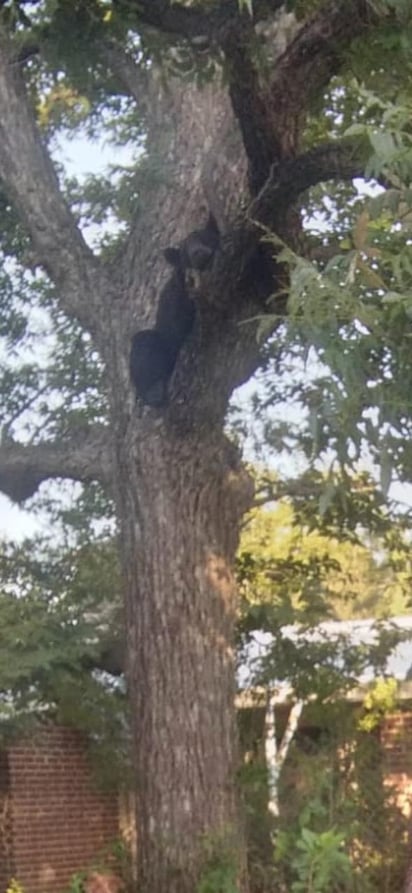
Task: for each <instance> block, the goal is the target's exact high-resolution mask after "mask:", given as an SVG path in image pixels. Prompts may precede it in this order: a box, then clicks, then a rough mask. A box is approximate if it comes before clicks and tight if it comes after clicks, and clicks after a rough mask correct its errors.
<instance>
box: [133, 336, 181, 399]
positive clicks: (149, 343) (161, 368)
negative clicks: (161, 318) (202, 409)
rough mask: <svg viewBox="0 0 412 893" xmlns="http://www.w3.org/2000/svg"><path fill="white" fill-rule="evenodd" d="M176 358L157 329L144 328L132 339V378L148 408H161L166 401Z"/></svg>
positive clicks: (139, 395)
mask: <svg viewBox="0 0 412 893" xmlns="http://www.w3.org/2000/svg"><path fill="white" fill-rule="evenodd" d="M175 362H176V356H174V355H173V353H172V352H171V351H170V350H169V347H168V344H167V341H165V340H164V338H163V336H162V335H161V334H160V332H157V331H156V329H142V331H141V332H136V334H135V335H133V338H132V347H131V350H130V365H129V368H130V378H131V380H132V382H133V384H134V387H135V390H136V395H137V396H138V397H140V399H141V400H142V401H143V403H146V404H147V405H148V406H156V407H161V406H165V404H166V402H167V383H168V381H169V378H170V376H171V374H172V372H173V369H174V365H175Z"/></svg>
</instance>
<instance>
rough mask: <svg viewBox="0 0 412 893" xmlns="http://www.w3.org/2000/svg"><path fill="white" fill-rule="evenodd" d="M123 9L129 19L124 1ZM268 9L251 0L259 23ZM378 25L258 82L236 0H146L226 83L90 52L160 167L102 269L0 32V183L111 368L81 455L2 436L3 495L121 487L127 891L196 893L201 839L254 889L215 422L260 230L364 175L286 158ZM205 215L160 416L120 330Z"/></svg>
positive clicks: (151, 20) (223, 467)
mask: <svg viewBox="0 0 412 893" xmlns="http://www.w3.org/2000/svg"><path fill="white" fill-rule="evenodd" d="M120 5H121V4H120ZM127 6H128V14H129V15H130V9H131V8H132V7H133V4H130V3H128V4H127ZM279 6H280V3H279V2H276V0H273V2H270V0H267V2H265V3H263V2H262V3H261V2H260V0H255V4H254V8H255V16H256V17H258V16H259V15H260V13H261V12H262V11H264V12H265V11H267V10H268V9H269V10H272V11H275V10H277V9H278V8H279ZM374 15H375V14H372V11H371V8H370V6H369V4H368V3H367V2H366V0H341V2H338V0H334V2H332V3H329V4H328V5H326V6H325V7H324V8H323V9H321V10H320V11H318V12H317V13H316V15H315V16H314V17H313V18H312V19H310V20H309V21H308V22H307V23H305V24H304V25H303V27H302V28H301V29H300V30H299V32H298V34H297V36H296V37H295V38H294V40H293V41H292V43H291V45H290V47H289V48H287V49H286V52H285V53H284V54H283V56H282V57H281V58H280V60H279V62H278V63H277V64H275V65H274V68H273V72H272V77H271V79H270V81H268V83H266V84H265V87H264V89H263V87H262V85H261V83H260V78H259V76H258V73H257V72H254V71H253V55H249V54H248V46H249V43H248V41H249V39H250V37H251V33H252V28H253V25H254V22H253V21H252V20H251V19H249V18H248V17H247V16H245V15H243V16H242V15H240V14H239V13H238V7H237V4H236V3H232V2H230V3H226V0H223V2H222V3H221V4H217V3H216V4H214V5H212V6H211V7H210V9H208V12H207V15H205V14H204V13H202V12H201V10H197V9H196V8H195V7H193V8H186V9H183V8H180V7H179V6H178V5H176V4H172V3H171V2H170V3H166V2H164V0H161V2H160V0H139V3H138V4H136V24H137V26H138V25H139V21H140V22H142V23H143V24H146V25H150V26H151V27H158V28H161V29H163V31H164V32H165V33H170V34H171V35H173V34H174V35H176V34H177V35H180V36H187V37H190V38H193V37H196V36H199V35H200V36H202V37H204V36H205V35H206V38H207V39H208V40H209V42H210V44H211V45H216V43H220V44H221V47H222V48H223V51H224V52H225V53H226V55H227V59H228V62H229V69H228V70H229V71H230V90H229V91H228V89H227V87H226V86H224V84H222V83H220V82H219V81H218V80H217V81H216V83H214V84H213V85H209V86H207V87H206V88H204V89H203V90H202V91H200V90H199V89H197V88H196V87H194V86H190V87H188V86H187V85H186V86H185V87H184V88H182V87H181V86H179V85H178V84H176V83H169V86H168V87H167V88H165V87H164V85H163V82H162V81H161V80H160V79H159V80H158V79H156V75H155V72H153V76H151V77H150V78H149V76H148V75H147V73H146V74H145V76H144V77H142V76H141V73H140V72H139V70H138V68H137V66H136V65H135V63H134V61H133V59H132V58H131V57H130V56H127V55H126V54H125V53H124V52H123V50H122V48H121V47H119V46H114V45H111V46H108V47H106V48H102V52H103V53H104V54H105V59H108V61H109V64H110V65H111V66H112V70H113V72H114V74H115V75H116V77H118V78H119V80H120V81H121V83H122V89H127V90H128V91H129V92H130V94H131V95H133V96H135V97H136V99H137V101H138V102H140V103H141V105H142V107H143V108H144V110H145V116H146V119H147V127H148V151H149V152H150V151H151V149H152V148H153V147H155V149H156V153H157V156H158V157H159V158H160V159H161V162H162V169H163V174H164V176H163V179H162V183H160V184H159V185H158V186H157V187H156V188H154V187H153V185H151V188H150V190H149V189H147V190H146V192H144V190H142V207H143V208H144V213H143V214H142V215H141V216H140V217H138V218H137V220H136V221H135V223H134V225H133V227H132V229H131V232H130V234H129V237H128V240H127V243H126V244H125V246H124V247H123V249H122V250H121V251H120V252H119V255H118V256H117V257H116V259H115V261H114V262H112V263H111V264H107V265H103V264H102V263H101V261H100V260H99V259H98V258H96V257H95V256H93V254H92V252H91V251H90V250H89V249H88V248H87V246H86V245H85V243H84V241H83V239H82V236H81V234H80V233H79V231H78V230H77V229H76V227H75V224H74V222H73V219H72V217H71V215H70V212H69V210H68V209H67V207H66V206H65V203H64V201H63V199H62V198H61V197H60V195H59V191H58V184H57V178H56V176H55V174H54V171H53V168H52V165H51V163H50V160H49V159H48V157H47V153H46V150H45V149H44V147H43V146H42V143H41V139H40V136H39V133H38V131H37V129H36V125H35V121H34V114H33V112H32V110H31V108H30V103H29V100H28V98H27V96H26V93H25V89H24V83H23V77H22V72H21V66H19V65H16V52H15V50H14V49H13V46H12V44H10V43H9V39H8V37H7V34H6V33H5V31H4V30H3V31H2V34H1V47H0V48H1V58H0V176H1V179H2V183H3V187H4V189H5V190H6V192H7V193H8V195H9V197H10V200H11V201H12V202H13V203H14V204H15V206H16V208H17V210H18V212H19V213H20V216H21V219H22V221H23V222H24V224H25V226H26V227H27V230H28V232H29V233H30V235H31V238H32V242H33V248H34V251H35V252H36V253H37V257H38V261H39V263H41V264H42V265H43V266H44V267H45V268H46V269H47V271H48V273H49V275H50V277H51V279H52V280H53V281H54V282H55V283H56V285H57V286H58V291H59V296H60V300H61V304H62V307H63V309H64V310H65V312H66V313H68V314H69V315H71V316H74V317H75V318H76V319H77V320H78V321H80V322H81V324H82V325H84V326H85V327H86V328H87V329H88V331H90V332H91V334H92V337H93V338H94V341H95V344H96V347H97V349H98V350H99V352H100V355H101V358H102V361H103V363H104V366H105V370H106V382H107V394H108V424H107V428H106V427H104V428H102V429H99V430H98V431H94V432H90V436H89V437H87V438H86V437H85V440H84V443H82V442H79V443H78V444H77V446H76V452H73V451H72V450H71V449H68V448H67V444H66V445H65V447H64V448H63V447H62V445H61V444H50V443H49V444H47V449H46V445H45V449H44V450H42V449H39V448H37V453H36V451H35V450H30V449H29V448H23V447H19V448H17V446H16V445H13V448H11V445H10V443H9V442H5V443H4V444H3V446H0V488H1V489H2V490H3V492H5V493H7V494H8V495H9V496H10V497H11V498H14V499H16V500H17V501H19V500H21V499H24V498H27V496H29V495H31V494H32V493H33V492H35V490H36V488H37V486H38V485H39V483H40V482H41V481H42V480H44V479H45V478H47V477H49V476H54V475H57V474H60V475H61V476H68V477H72V478H77V479H80V480H89V479H91V478H93V477H94V478H97V479H99V480H101V481H102V483H103V484H104V485H105V486H107V487H110V489H111V492H112V493H113V494H114V498H115V503H116V507H117V516H118V524H119V548H120V554H121V560H122V566H123V574H124V590H125V593H124V594H125V604H126V617H127V641H128V680H129V688H130V697H131V704H132V718H133V719H132V721H133V735H134V751H135V765H136V784H137V803H138V807H137V821H138V840H139V856H140V858H139V883H138V889H139V893H186V891H187V893H189V891H190V893H192V891H193V890H195V889H196V884H197V882H198V880H199V876H200V874H201V871H202V859H203V850H202V846H203V843H202V842H204V840H205V839H208V840H209V843H210V841H213V842H214V843H215V845H216V849H217V854H218V853H219V849H220V848H221V846H222V845H223V844H224V845H225V847H227V846H229V847H230V850H231V853H232V855H233V865H234V871H235V874H236V877H237V882H238V889H239V891H240V890H241V891H245V890H246V889H247V875H246V871H245V865H244V856H243V848H242V831H241V822H240V821H239V818H238V810H237V803H236V786H235V768H236V731H235V721H234V699H233V694H234V665H233V644H232V637H233V630H234V620H235V613H236V591H235V586H234V582H233V576H232V564H233V557H234V554H235V550H236V546H237V539H238V531H239V522H240V519H241V517H242V515H243V513H244V512H245V510H246V509H247V507H248V505H249V504H250V501H251V498H252V491H251V484H250V480H249V478H248V475H247V474H246V472H245V470H244V468H243V467H242V464H241V462H240V458H239V456H238V454H237V451H236V449H235V448H234V447H233V446H232V445H231V444H230V443H229V442H228V441H227V439H226V437H225V435H224V430H223V427H224V418H225V411H226V408H227V404H228V400H229V398H230V395H231V393H232V391H233V389H234V388H235V387H236V386H237V385H239V384H240V383H241V382H242V381H245V380H246V379H247V378H248V377H249V376H250V375H251V373H252V372H253V370H254V369H255V368H256V367H257V365H258V363H259V350H258V345H257V343H256V337H255V328H254V326H253V324H248V325H241V326H240V325H239V323H240V322H242V321H245V320H248V319H251V318H253V317H256V315H257V314H261V313H262V312H264V300H265V299H266V298H267V297H268V296H269V295H270V294H271V293H273V292H274V291H275V290H276V280H275V279H274V278H273V277H274V276H276V273H277V271H276V267H275V265H274V264H273V262H272V260H271V258H270V256H269V255H266V254H265V253H262V252H261V250H260V249H259V247H258V229H257V228H256V225H255V223H256V221H258V222H259V221H261V222H263V223H265V224H267V225H271V226H273V227H274V229H276V231H277V232H278V233H279V234H281V235H282V237H283V238H289V240H290V241H291V242H294V241H295V238H296V214H295V213H294V214H293V215H292V216H290V213H289V212H290V208H291V206H292V205H293V203H294V202H295V201H296V199H297V198H298V197H299V195H300V194H301V193H302V192H303V191H304V190H305V189H306V188H308V186H310V185H311V184H314V183H317V182H320V181H321V180H325V179H330V178H335V179H338V178H343V179H350V178H351V177H353V176H356V175H359V174H360V173H361V171H362V158H361V155H360V154H359V146H356V145H355V146H354V145H349V144H348V143H346V144H345V145H339V144H334V145H333V146H323V147H317V148H316V150H313V151H311V152H307V153H306V154H303V155H301V156H298V152H299V143H300V140H301V135H302V129H303V126H304V121H305V116H306V114H307V111H308V108H309V105H310V101H311V98H312V96H313V95H314V94H315V93H317V92H318V93H319V92H320V91H321V90H322V88H323V87H324V86H326V85H327V84H328V82H329V80H330V78H331V77H332V75H333V74H334V73H335V72H336V71H338V70H339V66H340V64H341V61H342V54H343V51H344V49H345V47H346V46H347V45H348V44H349V43H350V41H351V39H352V38H353V37H355V36H356V37H357V36H358V34H359V32H360V30H362V29H366V28H371V27H373V24H374ZM245 72H247V73H248V76H247V77H245ZM142 91H144V92H142ZM233 110H234V111H233ZM236 119H237V120H236ZM244 147H245V148H246V151H245V148H244ZM247 183H249V186H248V185H247ZM207 207H211V208H212V210H213V211H214V213H215V214H216V217H217V219H218V221H219V224H220V226H221V228H222V230H223V231H224V240H223V251H222V253H221V256H220V257H219V259H218V260H217V263H216V264H215V266H214V269H213V270H212V272H210V273H207V274H205V275H204V276H203V277H202V282H201V284H200V286H199V287H198V288H197V290H196V293H195V299H196V302H197V306H198V320H197V323H196V331H195V333H194V336H193V338H191V340H190V342H189V343H188V346H187V348H185V349H184V351H183V352H182V356H181V358H180V359H179V364H178V367H177V370H176V373H175V375H174V378H173V382H172V387H171V396H170V403H169V406H168V407H167V409H166V410H165V411H163V412H161V413H159V412H158V411H153V410H148V409H146V410H142V408H140V409H139V408H137V407H136V404H135V398H134V394H133V392H132V389H131V386H130V382H129V377H128V353H129V346H130V336H131V335H132V334H133V333H134V332H135V331H136V330H138V329H139V328H141V327H143V326H145V325H147V324H150V323H151V322H152V321H153V317H154V314H155V310H156V301H157V295H158V293H159V289H160V287H161V285H162V283H163V282H164V279H165V277H166V275H167V272H166V267H165V264H164V263H163V261H162V260H161V248H162V247H165V246H167V245H170V244H176V242H178V241H179V239H180V238H181V237H183V236H184V235H185V234H187V233H188V232H189V231H190V230H191V229H193V228H194V226H196V225H199V223H201V222H202V220H201V216H202V215H201V214H200V212H199V209H203V208H204V209H205V210H206V209H207ZM247 208H248V209H249V212H247V210H246V212H245V211H244V210H242V209H247ZM298 229H299V227H298Z"/></svg>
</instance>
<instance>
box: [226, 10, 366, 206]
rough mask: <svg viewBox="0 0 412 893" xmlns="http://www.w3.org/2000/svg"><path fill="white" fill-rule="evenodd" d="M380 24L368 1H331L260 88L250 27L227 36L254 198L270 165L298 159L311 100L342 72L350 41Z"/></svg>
mask: <svg viewBox="0 0 412 893" xmlns="http://www.w3.org/2000/svg"><path fill="white" fill-rule="evenodd" d="M378 21H379V16H378V14H377V13H376V12H375V11H373V10H372V9H371V5H370V2H369V0H331V2H329V3H327V4H325V5H324V6H323V7H322V8H321V9H319V10H318V11H317V12H316V13H315V14H314V15H313V16H312V17H311V18H310V19H309V20H308V21H307V22H306V23H305V24H304V25H302V26H301V27H300V28H299V31H298V33H297V35H296V36H295V37H294V38H293V39H292V40H291V42H290V43H289V45H288V47H287V49H286V51H285V52H284V53H283V54H282V55H281V56H280V57H279V59H278V60H277V61H276V62H275V64H274V68H273V75H272V78H271V80H270V83H269V84H266V83H262V78H260V77H259V73H258V72H257V71H256V68H255V65H254V62H253V60H252V58H251V56H250V46H251V35H253V28H251V26H250V24H249V25H248V23H247V22H243V24H242V23H239V22H238V23H237V24H236V23H235V24H232V28H231V29H227V30H226V31H223V36H222V37H221V38H220V44H221V46H222V49H223V51H224V53H225V55H226V58H227V59H228V62H229V70H230V95H231V100H232V104H233V110H234V112H235V115H236V117H237V119H238V121H239V126H240V129H241V131H242V136H243V141H244V146H245V150H246V153H247V156H248V159H249V165H250V170H251V177H250V180H251V187H252V192H254V193H256V192H257V191H258V189H260V188H261V187H262V185H263V183H264V181H265V179H266V178H267V177H268V175H269V170H270V166H271V164H273V163H274V162H280V161H281V160H282V159H284V158H290V157H293V156H295V155H296V154H297V152H298V151H299V141H300V138H301V135H302V132H303V128H304V123H305V116H306V114H307V112H308V110H309V108H310V104H311V102H312V100H313V98H314V97H317V96H318V95H319V92H320V91H321V90H323V89H324V88H325V87H326V86H327V84H329V82H330V79H331V77H332V76H333V75H334V74H336V72H337V71H339V69H340V68H341V66H342V64H343V61H344V58H345V53H346V50H347V47H348V46H349V45H350V43H351V41H352V40H353V39H354V38H355V37H358V36H359V34H361V33H363V32H365V31H366V30H367V29H368V28H371V27H373V26H374V25H375V24H376V23H377V22H378Z"/></svg>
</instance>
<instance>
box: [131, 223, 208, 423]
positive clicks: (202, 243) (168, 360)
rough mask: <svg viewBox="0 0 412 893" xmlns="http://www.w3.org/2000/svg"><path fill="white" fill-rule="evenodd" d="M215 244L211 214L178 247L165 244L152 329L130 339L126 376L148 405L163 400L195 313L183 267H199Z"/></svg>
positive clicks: (159, 404) (206, 262) (203, 266)
mask: <svg viewBox="0 0 412 893" xmlns="http://www.w3.org/2000/svg"><path fill="white" fill-rule="evenodd" d="M218 246H219V230H218V227H217V224H216V221H215V219H214V217H213V215H212V214H210V215H209V219H208V221H207V223H206V225H205V226H204V227H203V228H202V229H198V230H194V231H193V232H192V233H190V235H189V236H187V238H186V239H184V240H183V242H182V243H181V244H180V245H179V247H178V248H166V250H165V252H164V256H165V258H166V260H167V262H168V263H169V264H171V265H172V267H173V272H172V274H171V276H170V277H169V279H168V280H167V282H166V283H165V285H164V286H163V288H162V290H161V292H160V297H159V305H158V308H157V314H156V322H155V326H154V328H153V329H143V330H142V331H141V332H137V333H136V334H135V335H134V336H133V339H132V347H131V352H130V377H131V379H132V382H133V384H134V387H135V390H136V394H137V396H138V397H140V399H141V400H142V401H143V403H146V404H147V405H148V406H155V407H161V406H165V404H166V402H167V386H168V383H169V379H170V377H171V375H172V372H173V369H174V367H175V365H176V361H177V358H178V355H179V351H180V350H181V348H182V346H183V344H184V342H185V341H186V339H187V338H188V337H189V335H190V333H191V331H192V329H193V325H194V321H195V315H196V308H195V305H194V302H193V301H192V299H191V297H190V296H189V294H188V290H187V285H186V278H185V270H186V269H188V268H190V269H193V270H199V271H203V270H205V269H206V268H207V267H208V266H209V265H210V263H211V262H212V259H213V256H214V254H215V252H216V250H217V248H218Z"/></svg>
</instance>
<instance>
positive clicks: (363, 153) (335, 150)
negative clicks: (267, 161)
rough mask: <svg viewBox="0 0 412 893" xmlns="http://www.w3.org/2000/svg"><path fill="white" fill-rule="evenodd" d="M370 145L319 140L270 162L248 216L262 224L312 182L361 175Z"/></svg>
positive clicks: (277, 215) (273, 221)
mask: <svg viewBox="0 0 412 893" xmlns="http://www.w3.org/2000/svg"><path fill="white" fill-rule="evenodd" d="M368 151H369V146H368V144H367V143H366V142H365V141H363V140H359V139H356V140H352V139H344V140H340V141H338V140H336V141H334V142H329V143H321V144H320V145H319V146H315V148H314V149H310V150H309V151H308V152H304V153H303V154H302V155H298V156H297V158H291V159H285V160H284V161H282V162H279V163H277V164H273V165H272V169H271V172H270V176H269V177H268V179H267V181H266V183H265V185H264V186H263V188H262V189H261V191H260V193H259V194H258V195H257V196H256V199H255V200H254V201H253V202H252V204H251V205H250V208H249V217H251V218H252V219H254V220H256V221H257V222H259V223H262V224H263V225H265V226H269V225H271V226H274V227H275V226H276V223H277V221H278V220H279V218H281V217H283V216H284V214H285V211H287V209H288V208H289V207H290V206H291V205H293V204H294V202H295V201H296V199H298V198H299V196H300V195H302V193H303V192H306V190H307V189H309V188H310V187H311V186H316V185H317V184H318V183H325V182H327V181H328V180H353V178H354V177H362V176H363V175H364V170H365V164H366V161H367V157H368Z"/></svg>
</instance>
